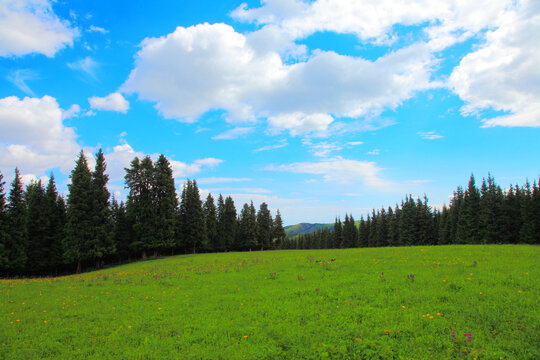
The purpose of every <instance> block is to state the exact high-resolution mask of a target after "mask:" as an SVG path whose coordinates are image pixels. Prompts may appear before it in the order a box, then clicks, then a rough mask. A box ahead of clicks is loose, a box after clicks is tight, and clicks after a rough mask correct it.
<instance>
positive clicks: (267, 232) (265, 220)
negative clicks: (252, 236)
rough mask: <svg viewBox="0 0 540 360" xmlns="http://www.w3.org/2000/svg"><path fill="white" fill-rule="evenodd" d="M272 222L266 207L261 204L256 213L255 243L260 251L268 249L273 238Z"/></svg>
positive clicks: (264, 204)
mask: <svg viewBox="0 0 540 360" xmlns="http://www.w3.org/2000/svg"><path fill="white" fill-rule="evenodd" d="M272 230H273V221H272V215H271V214H270V210H268V205H267V204H266V203H264V202H263V203H262V204H261V206H260V207H259V212H258V213H257V243H258V245H259V246H260V247H261V249H269V248H270V247H271V244H272V237H273V231H272Z"/></svg>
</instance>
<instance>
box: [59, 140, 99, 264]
mask: <svg viewBox="0 0 540 360" xmlns="http://www.w3.org/2000/svg"><path fill="white" fill-rule="evenodd" d="M70 178H71V184H69V185H68V188H69V195H68V199H67V205H68V208H67V216H66V227H65V238H64V246H63V247H64V259H65V261H66V262H67V263H68V264H77V270H76V272H77V273H80V272H81V267H82V263H83V262H84V261H86V260H89V258H90V249H89V244H90V243H92V241H93V236H94V231H93V225H94V224H93V221H92V212H93V208H94V207H93V205H94V201H93V192H92V175H91V173H90V169H89V168H88V163H87V161H86V157H85V156H84V152H83V151H82V150H81V152H80V154H79V158H78V159H77V162H76V163H75V168H74V169H73V171H72V172H71V176H70Z"/></svg>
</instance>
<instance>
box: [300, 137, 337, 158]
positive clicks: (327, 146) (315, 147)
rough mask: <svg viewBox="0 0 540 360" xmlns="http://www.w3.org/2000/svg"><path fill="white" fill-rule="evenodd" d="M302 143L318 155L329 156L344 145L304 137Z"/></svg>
mask: <svg viewBox="0 0 540 360" xmlns="http://www.w3.org/2000/svg"><path fill="white" fill-rule="evenodd" d="M302 145H304V146H307V147H309V151H310V152H311V153H312V154H313V155H315V156H317V157H328V155H330V154H331V153H332V152H334V151H339V150H342V149H343V147H342V146H341V145H338V144H334V143H329V142H327V141H323V142H319V143H314V142H313V141H312V140H311V139H304V140H303V141H302Z"/></svg>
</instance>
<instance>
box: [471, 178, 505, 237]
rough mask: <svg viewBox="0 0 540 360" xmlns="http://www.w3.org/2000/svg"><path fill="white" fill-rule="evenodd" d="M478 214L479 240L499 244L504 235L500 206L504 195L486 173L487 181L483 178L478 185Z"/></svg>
mask: <svg viewBox="0 0 540 360" xmlns="http://www.w3.org/2000/svg"><path fill="white" fill-rule="evenodd" d="M480 194H481V196H480V214H479V217H478V220H479V232H480V242H481V243H483V244H490V243H494V244H500V243H502V241H503V238H504V237H506V236H505V234H504V232H505V230H506V229H505V227H504V221H503V219H502V207H503V202H504V195H503V193H502V190H501V188H500V187H499V186H497V185H496V184H495V179H494V178H493V177H492V176H491V174H488V178H487V182H486V180H485V179H484V180H483V181H482V186H481V187H480Z"/></svg>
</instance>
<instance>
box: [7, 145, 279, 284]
mask: <svg viewBox="0 0 540 360" xmlns="http://www.w3.org/2000/svg"><path fill="white" fill-rule="evenodd" d="M106 168H107V165H106V162H105V157H104V155H103V152H102V151H101V150H99V152H98V153H97V154H96V166H95V169H94V171H91V170H90V169H89V167H88V163H87V160H86V157H85V155H84V153H83V152H82V151H81V153H80V156H79V158H78V160H77V162H76V165H75V168H74V169H73V171H72V172H71V176H70V178H71V184H70V185H68V187H69V192H68V195H67V199H64V198H63V197H62V196H60V195H59V194H58V192H57V190H56V185H55V182H54V176H53V175H51V177H50V180H49V183H48V184H47V186H46V187H44V185H43V184H42V183H41V181H38V182H33V183H31V184H30V185H28V186H27V187H26V189H24V188H23V184H22V180H21V176H20V173H19V171H18V169H15V178H14V180H13V182H12V184H11V188H10V191H9V194H8V196H7V201H6V193H5V191H4V185H5V183H4V181H2V179H3V175H2V174H1V173H0V276H18V275H50V274H60V273H66V272H74V271H76V272H80V271H82V270H83V269H87V268H96V269H100V268H101V267H103V266H104V264H106V263H121V262H126V261H131V260H133V259H137V258H143V259H144V258H146V257H147V256H148V255H151V256H154V257H157V256H159V255H160V254H166V255H170V254H174V253H196V252H217V251H246V250H251V249H254V250H255V249H257V250H261V249H274V248H279V247H280V246H281V245H280V243H281V241H283V240H284V239H285V237H286V234H285V230H284V229H283V222H282V219H281V215H280V213H279V210H278V211H277V213H276V215H275V217H272V214H271V213H270V210H269V209H268V205H267V204H266V203H262V204H261V205H260V208H259V209H258V211H257V210H256V209H255V207H254V206H253V202H252V203H251V204H244V205H243V207H242V209H241V210H240V212H239V213H238V212H237V210H236V207H235V204H234V201H233V199H232V198H231V197H230V196H229V197H226V198H225V199H224V198H223V196H222V195H219V197H218V198H217V204H216V202H215V199H214V197H213V196H212V194H208V196H207V198H206V200H205V201H204V203H203V201H202V200H201V198H200V194H199V189H198V187H197V182H196V181H195V180H193V181H192V180H188V181H187V182H186V183H185V184H184V185H183V187H182V192H181V195H180V198H178V196H177V194H176V189H175V184H174V179H173V174H172V169H171V166H170V163H169V161H168V160H167V159H166V158H165V156H163V155H161V156H160V157H159V158H158V159H157V161H156V162H155V163H154V162H153V161H152V159H151V158H150V157H149V156H146V157H145V158H143V159H142V160H141V159H139V158H137V157H136V158H134V159H133V161H132V162H131V164H130V167H129V168H127V169H125V171H126V175H125V181H126V187H127V188H128V189H129V195H128V197H127V201H126V202H125V203H124V202H123V201H121V202H118V201H117V200H116V199H114V198H112V199H111V196H110V193H109V191H108V189H107V182H108V179H109V178H108V175H107V174H106Z"/></svg>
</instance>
